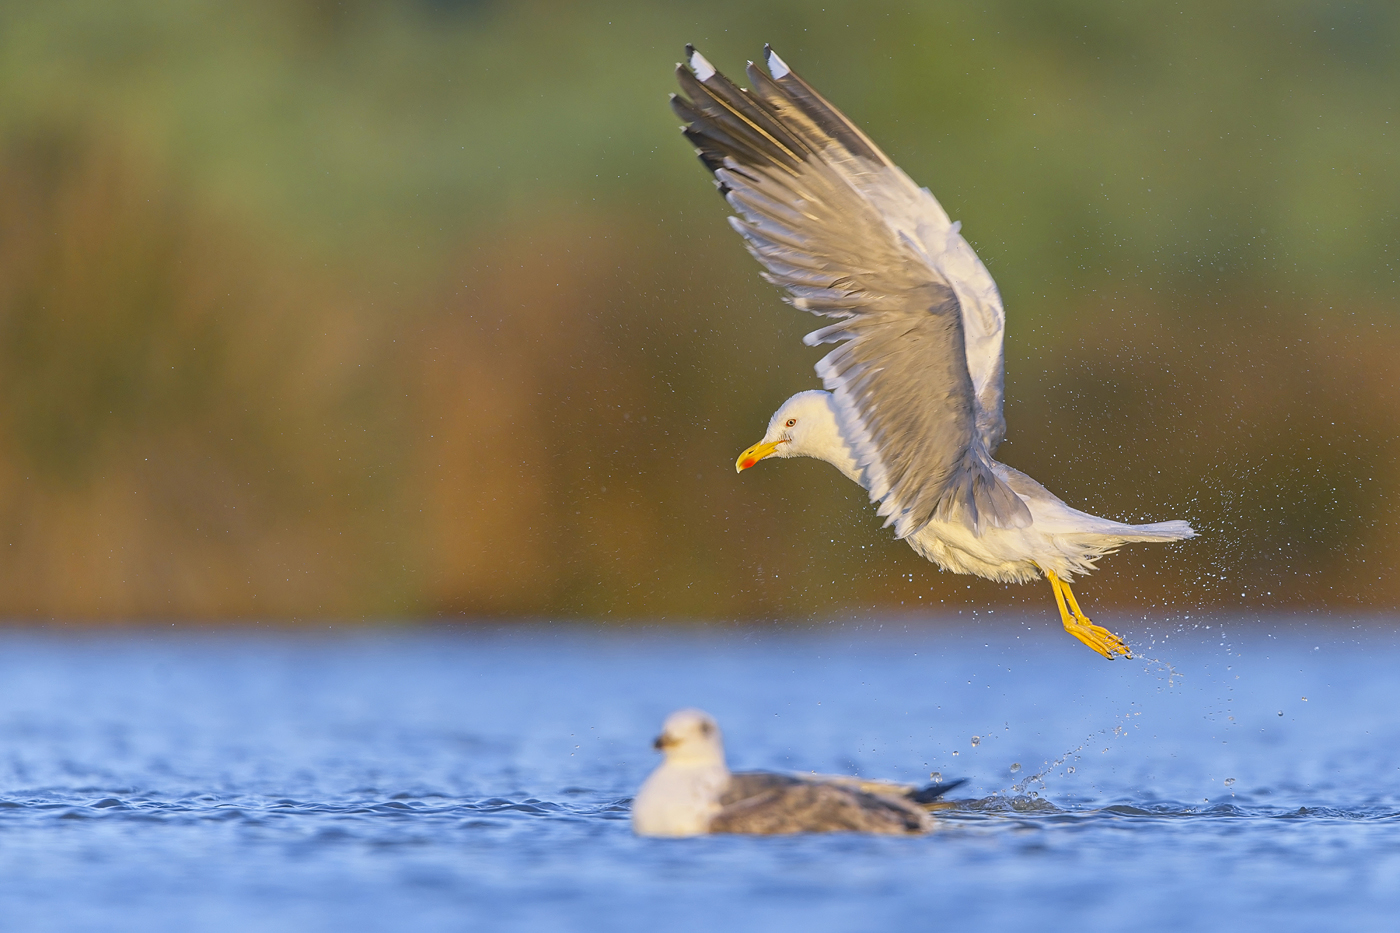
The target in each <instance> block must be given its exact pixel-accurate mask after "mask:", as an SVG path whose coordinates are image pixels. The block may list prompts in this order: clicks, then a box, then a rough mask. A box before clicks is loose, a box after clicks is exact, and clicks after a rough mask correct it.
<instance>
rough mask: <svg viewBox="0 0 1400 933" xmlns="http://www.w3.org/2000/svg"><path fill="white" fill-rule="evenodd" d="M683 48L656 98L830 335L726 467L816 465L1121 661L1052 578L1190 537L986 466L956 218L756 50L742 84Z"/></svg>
mask: <svg viewBox="0 0 1400 933" xmlns="http://www.w3.org/2000/svg"><path fill="white" fill-rule="evenodd" d="M686 56H687V62H686V64H685V65H677V66H676V75H677V77H678V78H679V80H680V85H681V90H682V91H683V92H684V95H685V96H677V95H675V94H673V95H671V106H672V107H673V108H674V109H675V111H676V113H677V114H678V115H679V116H680V118H681V119H682V120H684V121H685V126H683V127H682V128H681V129H682V130H683V132H684V133H685V136H686V138H687V139H689V140H690V142H691V143H693V144H694V146H695V149H696V152H697V153H698V154H699V156H700V161H701V162H702V163H704V165H705V168H707V169H708V170H709V171H710V172H711V173H712V174H713V175H714V179H715V184H716V185H717V186H718V188H719V191H720V194H721V195H723V196H724V199H725V200H726V201H728V202H729V206H730V207H732V208H733V209H734V211H735V213H736V214H737V216H732V217H730V218H729V223H730V226H732V227H733V228H734V229H735V230H737V231H738V232H739V234H740V235H741V236H742V237H743V238H744V241H745V244H746V245H747V246H748V249H749V252H751V253H752V254H753V255H754V257H755V258H756V259H757V260H758V261H759V262H760V263H762V265H763V267H764V268H765V269H766V270H767V271H766V272H765V273H764V276H763V277H764V278H765V279H767V280H768V281H769V282H771V283H773V284H774V285H778V286H781V287H782V288H785V289H786V290H787V291H788V293H789V296H790V297H788V298H786V301H787V302H788V303H789V304H791V305H793V306H794V307H796V308H799V309H801V310H803V311H810V312H811V313H813V314H816V315H820V316H822V317H827V318H835V319H836V323H834V324H830V325H828V326H825V327H822V328H820V329H819V330H815V331H813V332H812V333H810V334H808V335H807V336H806V337H805V338H804V339H803V342H804V343H806V344H807V345H808V346H817V345H819V344H827V343H834V344H840V346H838V347H837V348H836V349H834V350H832V351H831V352H830V353H828V354H827V355H826V356H825V357H823V358H822V360H821V361H820V362H819V363H817V367H816V369H817V374H818V375H819V376H820V377H821V380H822V383H823V384H824V385H825V386H826V389H827V391H825V392H823V391H820V390H812V391H808V392H799V393H798V394H797V395H794V396H793V397H792V398H790V399H788V400H787V401H786V402H784V403H783V405H782V407H781V408H779V409H778V411H777V412H776V413H775V414H774V415H773V418H772V420H770V421H769V422H768V431H767V433H765V434H764V436H763V440H761V441H759V442H758V443H757V444H754V445H753V446H752V447H750V448H749V449H748V450H745V451H744V452H743V453H742V454H740V456H739V459H738V461H737V462H736V464H735V468H736V469H737V470H739V471H743V470H746V469H748V468H749V467H751V466H753V465H754V464H756V463H758V461H760V460H763V459H765V458H767V457H816V458H817V459H818V460H825V461H826V462H828V463H830V464H832V465H833V466H835V467H836V468H837V469H839V470H840V471H841V472H842V473H844V474H845V475H846V476H847V477H849V478H850V479H852V480H854V481H855V482H857V483H859V484H860V485H861V486H863V487H865V489H866V490H867V491H868V492H869V493H870V500H871V501H872V502H878V503H879V509H878V513H879V514H880V515H881V516H883V517H884V518H885V519H886V521H885V525H886V526H887V527H888V526H889V525H893V526H894V530H895V535H896V536H897V537H899V538H902V539H903V540H905V541H907V542H909V546H910V547H912V548H913V549H914V550H915V551H917V552H918V553H919V554H920V555H922V556H923V557H925V558H927V559H928V560H931V561H933V562H934V563H935V564H937V565H938V566H939V567H941V568H943V569H944V570H950V571H953V572H954V573H971V574H976V575H977V576H980V577H986V578H988V579H991V580H997V581H1000V582H1003V583H1026V582H1029V581H1031V580H1034V579H1037V578H1039V577H1041V576H1044V577H1045V578H1046V579H1047V580H1049V581H1050V587H1051V589H1052V590H1054V592H1055V603H1056V605H1057V606H1058V607H1059V610H1060V619H1061V621H1063V622H1064V626H1065V630H1066V631H1068V632H1069V633H1070V634H1071V635H1073V636H1074V637H1076V638H1078V639H1079V640H1080V641H1082V642H1084V644H1086V645H1088V646H1089V647H1090V648H1093V649H1094V650H1095V651H1097V652H1098V653H1099V654H1101V655H1103V656H1104V657H1106V658H1108V659H1109V660H1112V659H1113V657H1114V656H1115V655H1124V656H1126V657H1132V653H1131V652H1130V651H1129V649H1128V646H1127V645H1126V644H1125V643H1124V642H1123V640H1122V639H1121V638H1119V637H1118V636H1117V635H1115V634H1113V633H1112V632H1110V631H1109V630H1108V629H1106V628H1103V627H1102V626H1099V625H1095V624H1094V623H1093V622H1091V621H1090V620H1089V618H1088V617H1087V616H1086V615H1085V614H1084V612H1083V610H1081V609H1080V608H1079V603H1078V601H1077V600H1076V599H1075V598H1074V592H1073V591H1072V590H1071V589H1070V586H1069V581H1070V580H1071V579H1073V577H1074V576H1075V575H1076V574H1083V573H1088V572H1089V571H1091V570H1092V569H1093V568H1094V563H1095V562H1096V561H1097V560H1098V559H1099V558H1100V557H1102V556H1103V555H1105V554H1109V553H1112V552H1113V551H1115V550H1117V549H1118V548H1119V547H1120V546H1121V545H1124V544H1128V543H1131V542H1138V541H1178V540H1181V539H1183V538H1191V537H1194V536H1195V531H1193V530H1192V528H1191V526H1190V525H1189V524H1187V523H1186V522H1183V521H1170V522H1156V523H1153V524H1149V525H1127V524H1123V523H1121V522H1115V521H1110V520H1109V519H1106V518H1098V517H1097V516H1094V515H1090V514H1088V513H1086V512H1081V511H1079V510H1077V509H1073V508H1070V507H1069V506H1068V505H1066V504H1065V503H1064V502H1062V501H1061V500H1060V499H1058V498H1057V497H1056V496H1054V495H1053V494H1052V493H1050V492H1049V491H1048V490H1047V489H1046V488H1045V487H1044V486H1042V485H1040V484H1039V483H1037V482H1036V481H1035V480H1033V479H1031V478H1030V477H1029V476H1027V475H1026V474H1024V473H1021V472H1019V471H1017V470H1014V469H1012V468H1011V467H1009V466H1007V465H1006V464H1004V463H998V462H997V461H996V460H993V459H992V454H993V453H995V452H996V449H997V445H998V444H999V443H1000V442H1001V439H1002V436H1003V434H1005V432H1006V421H1005V419H1004V418H1003V417H1002V411H1001V409H1002V385H1003V357H1002V336H1003V331H1004V326H1005V317H1006V316H1005V312H1004V311H1003V309H1002V304H1001V296H1000V295H999V294H998V292H997V287H996V283H995V282H993V281H992V277H991V274H990V273H988V272H987V269H986V267H985V266H983V265H982V262H981V260H979V259H978V258H977V255H976V253H974V252H973V251H972V247H971V246H969V245H968V243H967V241H966V240H964V239H963V237H962V235H961V234H960V233H959V232H958V231H959V228H960V226H961V225H960V224H958V223H951V222H950V221H949V220H948V215H947V213H945V212H944V210H943V208H942V207H941V206H940V205H939V203H938V201H937V200H935V199H934V197H933V195H932V194H931V193H929V191H928V189H927V188H920V187H918V185H916V184H915V183H914V182H913V180H911V179H910V178H909V176H908V175H906V174H904V172H902V171H901V170H900V169H899V167H898V166H896V165H895V164H894V163H893V162H891V161H890V160H889V157H888V156H886V155H885V154H884V153H883V152H881V151H880V150H879V149H878V148H877V147H876V146H875V144H874V143H873V142H871V141H870V139H869V137H867V136H866V135H865V134H864V133H862V132H861V131H860V130H859V129H858V128H857V127H856V126H855V124H853V123H852V122H851V121H850V120H848V119H847V118H846V117H845V116H844V115H843V114H842V113H841V112H840V111H838V110H837V109H836V108H835V107H833V106H832V105H831V104H829V103H827V101H826V100H825V99H824V98H823V97H822V96H821V95H820V94H818V93H817V92H816V91H814V90H813V89H812V87H811V86H810V85H809V84H807V82H806V81H803V80H802V79H801V78H799V77H798V76H797V75H796V74H795V73H794V72H793V71H792V69H791V68H789V67H788V66H787V64H786V63H785V62H784V61H783V60H782V59H781V58H779V57H778V56H777V54H776V53H774V52H773V50H772V49H770V48H768V47H766V46H765V47H764V59H765V63H766V65H767V67H768V74H764V73H763V72H762V71H761V70H759V69H758V68H756V67H754V64H753V63H752V62H750V63H749V66H748V76H749V82H750V84H751V85H752V88H751V89H745V88H741V87H739V86H737V85H736V84H734V83H733V82H732V81H730V80H729V79H728V78H726V77H725V76H724V75H722V74H720V73H719V72H718V71H716V70H715V68H714V66H713V65H711V64H710V63H709V62H708V61H706V60H705V58H704V56H702V55H701V54H700V53H699V52H697V51H695V49H694V48H693V47H691V46H687V47H686Z"/></svg>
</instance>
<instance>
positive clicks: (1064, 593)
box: [1045, 570, 1133, 661]
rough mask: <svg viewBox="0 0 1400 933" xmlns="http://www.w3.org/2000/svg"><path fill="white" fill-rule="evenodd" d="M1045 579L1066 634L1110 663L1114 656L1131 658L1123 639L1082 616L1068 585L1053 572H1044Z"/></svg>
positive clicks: (1131, 653)
mask: <svg viewBox="0 0 1400 933" xmlns="http://www.w3.org/2000/svg"><path fill="white" fill-rule="evenodd" d="M1045 577H1046V579H1048V580H1049V581H1050V586H1051V588H1052V589H1054V591H1055V604H1056V605H1057V606H1059V607H1060V621H1061V622H1063V623H1064V626H1065V631H1066V632H1069V633H1070V634H1071V635H1073V636H1074V637H1075V638H1078V639H1079V640H1080V641H1082V642H1084V644H1086V645H1088V646H1089V647H1090V648H1093V649H1094V650H1095V651H1097V652H1098V653H1099V654H1101V655H1103V656H1104V657H1105V658H1108V659H1109V660H1110V661H1112V660H1113V658H1114V656H1115V655H1120V654H1121V655H1122V656H1123V657H1125V658H1129V659H1131V658H1132V656H1133V652H1132V651H1131V650H1130V649H1129V648H1128V645H1127V643H1126V642H1124V641H1123V639H1121V638H1119V637H1118V636H1117V635H1115V634H1113V633H1112V632H1110V631H1109V630H1108V629H1106V628H1104V627H1103V626H1102V625H1095V624H1094V623H1093V622H1092V621H1090V619H1089V617H1088V616H1086V615H1085V614H1084V610H1082V609H1080V608H1079V601H1078V600H1076V599H1075V598H1074V592H1073V591H1072V590H1071V589H1070V588H1069V584H1068V583H1066V582H1065V581H1063V580H1061V579H1060V578H1059V577H1057V576H1056V575H1055V572H1054V571H1053V570H1047V571H1045Z"/></svg>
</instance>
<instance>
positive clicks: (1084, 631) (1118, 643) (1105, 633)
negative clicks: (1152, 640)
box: [1065, 619, 1133, 661]
mask: <svg viewBox="0 0 1400 933" xmlns="http://www.w3.org/2000/svg"><path fill="white" fill-rule="evenodd" d="M1065 631H1067V632H1069V633H1070V634H1071V635H1073V636H1074V637H1075V638H1078V639H1079V640H1080V641H1082V642H1084V644H1086V645H1088V646H1089V647H1090V648H1093V649H1094V650H1095V651H1097V652H1098V653H1099V654H1101V655H1103V656H1104V657H1106V658H1108V659H1109V660H1110V661H1112V660H1113V658H1114V655H1119V654H1121V655H1122V656H1123V657H1125V658H1129V659H1131V658H1132V656H1133V653H1132V651H1130V650H1129V649H1128V646H1127V644H1126V643H1125V642H1124V641H1123V639H1121V638H1119V637H1118V636H1117V635H1115V634H1113V633H1112V632H1110V631H1109V630H1108V629H1106V628H1104V627H1103V626H1102V625H1095V624H1094V623H1093V622H1090V621H1089V620H1088V619H1083V620H1076V624H1075V625H1072V626H1071V625H1066V626H1065Z"/></svg>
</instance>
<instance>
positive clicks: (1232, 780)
mask: <svg viewBox="0 0 1400 933" xmlns="http://www.w3.org/2000/svg"><path fill="white" fill-rule="evenodd" d="M1233 783H1235V779H1234V778H1226V779H1225V786H1226V787H1229V786H1230V785H1231V784H1233Z"/></svg>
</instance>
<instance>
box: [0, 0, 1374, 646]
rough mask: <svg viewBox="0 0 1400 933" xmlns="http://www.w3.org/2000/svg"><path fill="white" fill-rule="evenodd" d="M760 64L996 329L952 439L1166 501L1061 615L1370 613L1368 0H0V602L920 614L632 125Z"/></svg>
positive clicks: (167, 609) (743, 272)
mask: <svg viewBox="0 0 1400 933" xmlns="http://www.w3.org/2000/svg"><path fill="white" fill-rule="evenodd" d="M688 41H689V42H694V43H696V44H697V45H698V46H699V47H700V48H701V49H703V51H704V52H705V53H706V55H707V56H708V57H709V58H710V59H711V60H712V61H714V62H715V63H716V64H717V65H718V66H719V67H720V68H721V69H723V70H726V71H728V72H730V73H738V72H740V70H741V66H742V64H743V62H744V61H745V60H747V59H748V58H752V57H755V56H757V54H758V53H759V51H760V50H761V48H762V44H763V43H764V42H765V41H769V42H772V43H773V44H774V46H775V47H776V48H777V49H778V50H779V51H780V52H781V53H782V54H783V55H784V57H785V58H786V59H787V60H788V61H789V62H790V63H791V64H792V65H793V66H794V67H795V68H797V69H798V70H799V71H800V72H801V73H802V74H803V75H804V76H805V77H806V78H807V79H808V80H810V81H811V82H812V83H813V84H815V85H816V86H817V87H818V88H820V89H821V90H822V91H823V92H824V93H825V94H826V95H827V96H828V97H829V98H830V99H832V100H833V101H834V102H835V103H836V104H837V105H838V106H840V107H842V108H843V109H844V110H846V112H847V113H849V114H850V115H851V116H852V117H853V118H855V119H856V120H857V121H859V122H860V123H861V124H862V126H863V127H864V128H865V129H866V130H867V131H868V132H869V133H870V135H871V136H872V137H873V138H874V139H875V140H876V141H877V142H879V143H880V144H881V145H882V147H883V148H884V149H885V150H886V151H887V152H889V153H890V155H891V156H892V157H893V158H894V159H895V160H896V161H898V162H899V163H900V164H901V165H902V166H903V167H904V168H905V169H906V170H907V171H909V173H910V174H911V175H913V176H914V177H915V178H916V179H917V180H918V181H919V182H920V183H921V184H926V185H928V186H929V187H930V188H931V189H932V190H933V191H934V193H935V194H936V195H937V196H938V197H939V199H940V200H941V201H942V203H943V204H944V206H945V207H946V208H947V209H948V211H949V212H950V214H952V216H953V217H955V218H960V219H962V220H963V221H964V224H965V226H964V233H965V234H966V235H967V236H968V237H969V239H970V240H971V241H972V242H973V244H974V246H975V247H976V248H977V249H978V251H979V253H980V255H981V256H982V257H983V259H984V261H986V263H987V265H988V266H989V268H990V269H991V270H992V273H993V274H994V275H995V276H996V278H997V281H998V283H999V284H1000V286H1001V289H1002V293H1003V296H1004V298H1005V299H1006V305H1007V309H1008V340H1007V370H1008V390H1007V400H1008V402H1007V420H1008V423H1009V440H1008V443H1007V444H1006V445H1005V446H1004V447H1003V448H1002V451H1001V455H1002V457H1003V458H1004V459H1006V460H1007V461H1008V462H1010V463H1012V464H1013V465H1015V466H1017V467H1019V468H1021V469H1024V470H1026V471H1027V472H1029V473H1031V474H1032V475H1034V476H1036V477H1037V478H1038V479H1040V480H1041V481H1042V482H1044V483H1046V484H1047V485H1048V486H1050V487H1051V488H1052V489H1053V490H1055V491H1056V492H1058V493H1059V494H1060V495H1062V496H1063V497H1064V498H1066V499H1067V500H1068V501H1070V502H1071V503H1073V504H1076V505H1079V506H1081V507H1084V508H1087V509H1089V510H1091V511H1095V512H1098V513H1100V514H1105V515H1109V516H1112V517H1116V518H1123V519H1129V520H1156V519H1166V518H1188V519H1190V520H1192V521H1193V522H1195V523H1196V525H1197V527H1198V528H1199V529H1201V530H1202V531H1203V532H1204V537H1203V538H1202V539H1200V540H1197V541H1194V542H1190V543H1187V544H1182V545H1173V546H1171V547H1168V548H1150V547H1137V548H1132V549H1129V550H1128V551H1127V552H1125V553H1124V554H1121V555H1119V556H1117V557H1113V558H1109V559H1108V560H1107V561H1106V562H1105V564H1104V565H1103V572H1102V573H1100V574H1099V575H1097V576H1096V577H1094V578H1093V579H1092V580H1091V581H1089V582H1087V583H1086V584H1085V588H1084V590H1083V592H1084V594H1085V595H1086V596H1088V597H1089V602H1090V603H1092V604H1093V605H1098V606H1105V605H1108V606H1114V607H1117V608H1118V609H1121V610H1123V611H1133V612H1143V613H1162V612H1164V611H1172V612H1190V611H1192V610H1194V609H1196V608H1198V607H1242V608H1244V609H1245V610H1246V611H1250V610H1258V611H1273V610H1276V609H1280V608H1287V607H1316V606H1332V607H1337V608H1340V609H1347V608H1348V607H1358V608H1361V607H1393V606H1394V605H1395V604H1396V602H1397V600H1400V576H1397V574H1396V570H1397V565H1398V564H1400V558H1397V554H1400V520H1397V518H1396V511H1395V503H1396V501H1397V499H1400V394H1397V391H1396V390H1397V382H1400V327H1398V326H1397V325H1398V324H1400V320H1397V299H1400V286H1398V285H1397V273H1396V263H1397V258H1400V257H1397V252H1398V251H1400V171H1397V168H1398V167H1400V141H1398V140H1397V130H1398V129H1400V93H1397V91H1400V6H1397V5H1396V4H1395V3H1393V2H1391V0H1384V2H1382V0H1366V2H1325V0H1267V2H1266V0H1244V2H1237V3H1232V4H1221V3H1207V2H1204V0H1185V2H1182V3H1178V4H1173V5H1171V6H1170V7H1169V8H1168V7H1165V6H1158V7H1151V6H1148V5H1127V4H1121V3H1114V2H1110V0H1048V2H1036V3H1030V2H1010V0H1001V2H996V0H993V2H989V3H985V4H981V5H979V8H978V9H975V10H974V9H972V8H970V7H969V6H968V5H967V4H961V3H954V2H905V3H870V2H865V3H855V2H835V0H828V2H826V3H825V5H824V6H817V5H813V4H810V3H799V2H769V3H755V2H747V3H739V2H724V0H721V2H711V3H708V4H705V5H703V7H697V5H693V4H681V3H674V2H643V0H630V2H616V3H596V4H590V3H562V2H553V3H549V2H533V3H532V2H524V3H509V4H508V3H503V2H502V3H497V2H489V0H477V2H470V0H456V2H452V0H399V2H396V3H384V2H374V3H372V2H369V0H347V2H340V3H334V2H317V0H279V2H270V0H255V2H249V3H243V4H232V3H217V2H212V0H186V2H183V3H169V2H161V0H129V2H127V3H123V4H110V3H99V2H95V0H51V2H49V3H44V4H21V3H14V2H10V3H0V535H2V536H3V537H0V540H3V543H4V545H5V547H4V551H3V552H0V553H3V555H4V560H3V562H0V614H3V615H4V616H5V617H9V618H31V617H63V618H76V619H94V620H97V619H108V618H112V619H130V618H167V617H168V618H231V619H308V618H323V617H333V618H342V619H343V618H364V619H378V618H384V617H394V616H422V615H433V614H439V613H443V614H455V613H465V614H468V615H472V616H482V615H521V616H550V617H557V616H560V615H569V614H578V615H586V616H605V617H614V618H638V619H655V618H659V617H662V618H668V619H716V618H752V617H761V616H774V617H790V616H794V615H803V614H817V615H826V614H834V613H838V612H842V611H849V610H851V609H853V608H857V609H862V610H864V609H870V610H889V609H893V610H899V609H900V608H901V607H902V608H903V609H904V610H915V611H920V610H919V609H918V607H926V606H932V607H933V609H934V610H935V611H941V612H948V611H953V610H957V609H966V608H968V607H982V606H989V605H990V606H1004V605H1007V604H1013V605H1023V606H1028V607H1035V608H1037V609H1043V610H1044V611H1045V612H1046V613H1047V615H1049V614H1050V613H1051V610H1050V600H1049V593H1048V588H1047V589H1046V591H1045V592H1041V590H1040V588H1038V587H1026V588H1017V587H1003V586H999V585H996V584H992V583H988V582H986V581H980V580H974V579H972V578H967V577H956V576H952V575H946V574H940V573H938V571H937V570H936V569H935V568H933V567H932V566H931V565H928V564H926V563H925V562H923V561H922V560H920V559H919V558H917V557H916V556H915V555H914V554H913V552H912V551H910V550H909V549H908V548H907V547H906V546H905V545H903V544H900V543H898V542H895V541H893V540H891V538H890V536H889V534H888V532H886V531H883V530H881V528H880V527H879V524H880V523H879V521H878V520H877V519H876V517H875V515H874V513H873V510H872V509H870V508H869V506H868V504H867V503H866V502H865V501H864V495H863V494H862V493H861V491H860V490H859V489H857V488H855V487H854V486H852V485H851V484H849V483H848V482H847V481H846V480H844V479H843V478H842V477H840V476H839V475H837V474H836V472H835V471H833V470H831V469H830V468H829V467H827V466H826V465H824V464H819V463H815V462H811V463H808V462H802V461H794V462H791V463H784V464H781V465H771V466H769V465H765V466H764V467H762V468H760V469H757V470H754V471H752V472H750V473H746V474H745V475H744V476H742V477H736V476H735V475H734V472H733V468H732V463H733V458H734V456H735V455H736V454H737V452H738V451H739V450H740V449H742V448H743V447H745V446H747V445H748V444H749V443H751V442H752V441H753V440H755V439H757V437H758V436H759V434H761V432H762V430H763V427H764V425H765V424H766V421H767V417H768V415H769V413H771V411H772V410H773V409H774V408H776V407H777V405H778V404H779V403H780V402H781V401H782V400H783V399H784V398H786V396H787V395H788V394H789V393H791V392H793V391H797V390H799V389H802V388H809V387H812V386H813V385H815V384H816V379H815V376H814V375H813V373H812V370H811V365H812V363H813V362H814V361H815V359H816V358H817V356H818V355H819V353H818V352H816V351H812V350H808V349H807V348H804V347H803V346H802V345H801V343H800V340H799V338H800V335H801V334H802V333H805V332H806V331H807V330H808V329H810V328H811V326H812V321H811V320H810V319H809V318H807V317H806V316H805V315H801V314H799V313H798V312H795V311H793V310H791V309H790V308H788V307H786V306H785V305H782V304H781V303H780V302H779V301H778V295H777V294H776V292H775V291H774V290H773V289H772V288H770V287H769V286H767V285H765V284H763V283H762V282H761V281H760V280H759V278H758V275H757V269H756V267H755V266H754V265H753V263H752V261H751V260H750V259H749V257H748V256H747V255H746V254H745V252H744V250H743V248H742V245H741V244H740V243H739V241H738V239H737V238H736V237H735V236H734V235H733V234H732V232H731V231H730V230H729V229H728V227H727V225H726V224H725V222H724V215H725V213H726V210H725V207H724V205H723V204H722V203H721V202H720V201H719V199H718V198H716V197H715V195H714V193H713V190H712V188H711V186H710V184H709V182H708V179H707V178H706V176H705V174H704V172H703V171H702V169H701V168H700V166H699V165H698V164H697V163H696V162H695V160H694V158H693V156H692V154H691V152H690V150H689V148H688V147H687V146H686V145H685V144H684V142H683V141H682V140H681V138H680V136H679V134H678V133H677V132H676V127H675V124H676V120H675V118H674V117H673V116H672V114H671V113H670V111H669V108H668V107H667V106H666V95H667V94H668V93H669V92H670V91H671V90H672V89H673V86H674V79H673V77H672V74H671V71H672V69H673V67H674V65H675V62H676V61H677V59H678V58H679V57H680V55H681V53H682V46H683V45H684V43H685V42H688Z"/></svg>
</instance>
